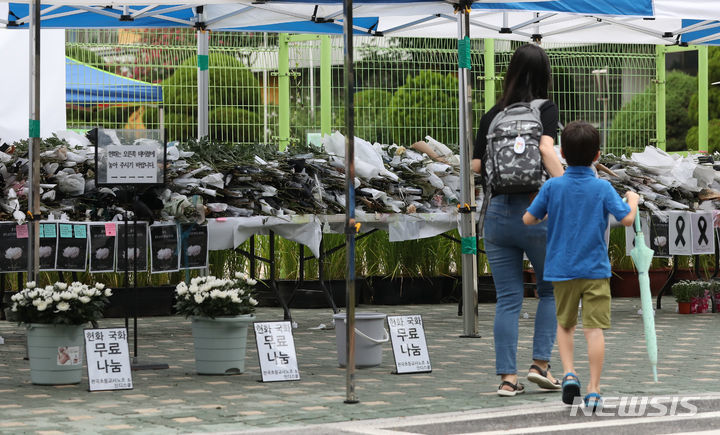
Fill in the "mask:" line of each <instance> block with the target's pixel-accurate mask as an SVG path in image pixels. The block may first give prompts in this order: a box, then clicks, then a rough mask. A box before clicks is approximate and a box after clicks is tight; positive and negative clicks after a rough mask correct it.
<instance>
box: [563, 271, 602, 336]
mask: <svg viewBox="0 0 720 435" xmlns="http://www.w3.org/2000/svg"><path fill="white" fill-rule="evenodd" d="M553 287H554V288H555V308H556V311H557V321H558V324H559V325H560V326H562V327H563V328H572V327H573V326H575V325H577V317H578V304H579V302H580V300H581V299H582V322H583V328H600V329H608V328H610V278H604V279H571V280H570V281H555V282H553Z"/></svg>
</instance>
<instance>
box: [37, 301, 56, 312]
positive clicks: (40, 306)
mask: <svg viewBox="0 0 720 435" xmlns="http://www.w3.org/2000/svg"><path fill="white" fill-rule="evenodd" d="M60 303H61V304H62V302H60ZM47 307H48V303H47V302H45V301H40V303H39V304H38V305H37V310H38V311H45V310H46V309H47Z"/></svg>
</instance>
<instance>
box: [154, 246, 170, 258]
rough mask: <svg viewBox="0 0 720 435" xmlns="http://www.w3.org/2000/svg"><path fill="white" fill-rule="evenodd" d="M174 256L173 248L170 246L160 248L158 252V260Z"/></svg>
mask: <svg viewBox="0 0 720 435" xmlns="http://www.w3.org/2000/svg"><path fill="white" fill-rule="evenodd" d="M172 256H173V250H172V249H170V248H165V249H160V250H159V251H158V252H157V259H158V260H169V259H171V258H172Z"/></svg>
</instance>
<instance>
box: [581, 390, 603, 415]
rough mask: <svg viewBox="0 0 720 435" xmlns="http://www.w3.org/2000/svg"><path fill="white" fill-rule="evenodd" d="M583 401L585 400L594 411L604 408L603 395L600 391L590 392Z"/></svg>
mask: <svg viewBox="0 0 720 435" xmlns="http://www.w3.org/2000/svg"><path fill="white" fill-rule="evenodd" d="M583 402H585V406H586V407H588V408H592V410H593V411H595V410H596V409H598V408H602V396H600V394H598V393H589V394H588V395H587V396H585V398H584V399H583Z"/></svg>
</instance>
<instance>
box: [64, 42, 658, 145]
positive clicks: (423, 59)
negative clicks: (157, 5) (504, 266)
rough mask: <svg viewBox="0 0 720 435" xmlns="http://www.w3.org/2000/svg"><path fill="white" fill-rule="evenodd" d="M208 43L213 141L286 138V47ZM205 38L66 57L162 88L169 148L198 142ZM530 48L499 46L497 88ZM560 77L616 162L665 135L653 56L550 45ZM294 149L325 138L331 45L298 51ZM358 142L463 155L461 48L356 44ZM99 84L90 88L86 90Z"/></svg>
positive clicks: (129, 123) (293, 75) (72, 48)
mask: <svg viewBox="0 0 720 435" xmlns="http://www.w3.org/2000/svg"><path fill="white" fill-rule="evenodd" d="M210 35H211V36H210V44H209V47H210V49H209V52H210V55H209V68H210V69H209V71H210V73H209V76H210V79H209V80H210V84H209V114H208V117H209V126H208V132H209V136H210V138H211V139H213V140H217V141H227V142H236V143H240V144H248V145H251V144H254V143H267V142H276V141H277V139H278V122H279V115H278V114H279V110H278V104H279V92H278V73H277V72H278V37H277V35H273V34H242V33H233V32H213V33H211V34H210ZM196 38H197V35H196V32H195V31H193V30H192V29H143V30H137V29H132V30H119V31H118V30H77V29H73V30H68V31H67V44H66V51H67V55H68V56H70V57H72V58H74V59H77V60H79V61H81V62H84V63H87V64H89V65H91V66H93V67H96V68H99V69H103V70H106V71H108V72H110V73H113V74H118V75H122V76H124V77H128V78H132V79H136V80H140V81H144V82H148V83H156V84H161V85H162V86H163V94H164V103H163V107H164V109H165V127H166V128H167V131H168V139H169V140H186V139H188V138H192V137H195V136H196V135H197V39H196ZM331 44H332V56H331V58H332V60H331V63H332V69H331V77H332V79H331V80H332V84H331V89H332V118H331V123H332V128H333V129H339V130H341V131H342V130H343V129H344V124H345V105H344V85H343V83H344V81H343V79H344V66H343V47H342V38H341V37H338V36H334V37H332V38H331ZM518 44H519V43H517V42H509V41H496V44H495V46H496V55H495V63H496V77H497V82H496V89H497V90H498V93H499V92H500V91H501V89H502V78H503V74H504V71H505V69H506V68H507V64H508V62H509V60H510V57H511V55H512V52H513V50H514V48H515V47H517V45H518ZM544 48H545V49H546V51H547V52H548V55H549V57H550V61H551V65H552V67H553V77H554V83H553V90H552V95H551V98H552V99H553V100H555V101H556V102H557V103H558V106H559V107H560V118H561V122H562V123H563V124H566V123H567V122H569V121H572V120H575V119H584V120H587V121H589V122H592V123H593V124H594V125H596V126H597V127H598V128H599V129H600V131H601V132H602V135H603V142H604V150H605V152H612V153H615V154H621V153H626V152H629V151H634V150H640V149H642V148H643V147H644V146H645V145H648V144H651V143H652V141H653V139H654V138H655V137H656V135H655V117H654V114H655V87H654V84H653V79H654V77H655V54H654V53H655V52H654V47H653V46H638V45H619V44H596V45H557V44H553V45H547V44H546V45H544ZM471 56H472V64H473V70H472V77H473V93H472V101H473V103H472V108H473V114H474V117H475V119H476V120H477V119H479V116H481V115H482V112H483V107H484V104H483V103H484V100H483V94H482V85H483V64H482V62H483V41H482V40H473V41H472V47H471ZM289 57H290V136H291V142H304V141H306V138H307V134H308V133H313V132H319V131H320V95H321V92H320V89H321V86H322V83H321V82H320V41H318V40H309V41H301V42H291V43H290V50H289ZM354 57H355V134H356V136H358V137H361V138H363V139H366V140H368V141H370V142H375V141H378V142H381V143H393V142H394V143H397V144H398V145H404V146H409V145H411V144H412V143H413V142H415V141H418V140H422V139H424V138H425V136H427V135H429V136H432V137H433V138H435V139H437V140H439V141H441V142H444V143H446V144H448V145H450V146H451V147H454V146H455V144H457V142H458V137H457V134H458V133H457V130H458V120H457V106H458V89H457V86H458V85H457V41H456V40H455V39H429V38H373V37H356V38H355V53H354ZM83 84H85V85H90V84H89V83H80V84H79V85H83ZM67 119H68V127H69V128H77V129H81V128H88V127H93V126H96V125H101V126H104V127H106V128H124V127H133V128H143V127H144V128H158V127H159V120H158V116H157V106H156V105H151V104H144V103H142V102H139V101H138V102H129V103H108V104H103V105H68V107H67Z"/></svg>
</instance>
